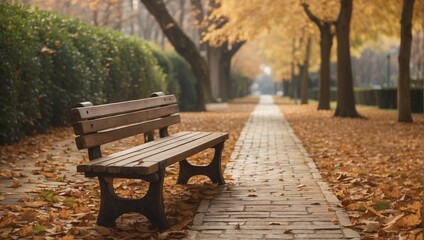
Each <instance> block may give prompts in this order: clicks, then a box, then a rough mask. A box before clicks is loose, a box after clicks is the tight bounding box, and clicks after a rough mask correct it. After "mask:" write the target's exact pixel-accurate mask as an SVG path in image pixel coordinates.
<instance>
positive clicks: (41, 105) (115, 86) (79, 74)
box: [0, 3, 167, 144]
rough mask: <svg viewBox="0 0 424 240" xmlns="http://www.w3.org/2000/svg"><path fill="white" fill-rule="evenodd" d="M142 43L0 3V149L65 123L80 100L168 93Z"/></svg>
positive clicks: (150, 52) (148, 49) (154, 60)
mask: <svg viewBox="0 0 424 240" xmlns="http://www.w3.org/2000/svg"><path fill="white" fill-rule="evenodd" d="M154 51H155V50H152V47H151V46H150V45H149V44H148V43H147V42H146V41H143V40H141V39H138V38H135V37H130V36H126V35H124V34H122V33H119V32H116V31H112V30H109V29H101V28H96V27H93V26H91V25H89V24H87V23H83V22H81V21H79V20H72V19H69V18H66V17H62V16H59V15H57V14H53V13H49V12H43V11H38V10H35V11H29V10H28V9H27V8H23V7H20V6H16V5H13V4H10V3H0V58H1V59H2V61H0V76H1V78H0V83H1V88H0V106H1V108H0V129H1V130H0V144H4V143H10V142H12V141H16V140H18V139H19V138H21V137H22V136H23V135H25V134H31V133H34V132H37V131H38V132H40V131H45V130H46V129H47V128H48V127H49V126H52V125H53V126H59V125H64V124H67V123H68V122H69V109H70V108H71V107H72V106H73V105H74V104H75V103H77V102H79V101H91V102H93V103H95V104H98V103H105V102H116V101H123V100H130V99H136V98H140V97H146V96H148V95H149V94H150V93H151V92H153V91H157V90H161V91H165V90H166V88H167V81H166V74H165V73H164V72H163V71H162V68H160V66H158V64H157V63H158V61H157V58H155V57H154V55H153V54H154Z"/></svg>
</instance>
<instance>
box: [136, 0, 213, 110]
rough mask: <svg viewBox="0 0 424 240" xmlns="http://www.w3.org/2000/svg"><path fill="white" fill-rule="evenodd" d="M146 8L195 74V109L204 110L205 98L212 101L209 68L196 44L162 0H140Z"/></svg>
mask: <svg viewBox="0 0 424 240" xmlns="http://www.w3.org/2000/svg"><path fill="white" fill-rule="evenodd" d="M141 2H142V3H143V4H144V5H145V6H146V8H147V10H149V12H150V13H151V14H152V15H153V16H154V17H155V19H156V21H157V22H158V23H159V25H160V27H161V29H162V31H163V32H164V34H165V35H166V37H167V38H168V40H169V41H170V42H171V44H172V45H173V46H174V48H175V50H176V51H177V52H178V53H179V54H180V55H181V56H183V57H184V58H185V59H186V60H187V62H188V63H189V64H190V66H191V68H192V69H193V73H194V75H195V76H196V84H195V89H196V93H197V94H196V95H197V98H196V107H195V109H196V110H197V111H205V110H206V107H205V99H207V100H208V101H214V100H213V97H212V91H211V85H210V79H209V69H208V66H207V64H206V61H205V59H203V58H202V57H201V55H200V53H199V51H198V50H197V47H196V45H195V44H194V43H193V41H191V40H190V38H188V37H187V35H186V34H185V33H184V32H183V31H182V30H181V29H180V28H179V27H178V25H177V23H176V22H175V20H174V19H173V18H172V17H171V15H169V12H168V11H167V9H166V7H165V5H164V3H163V1H162V0H155V1H151V0H141Z"/></svg>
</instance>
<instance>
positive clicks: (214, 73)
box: [207, 45, 223, 101]
mask: <svg viewBox="0 0 424 240" xmlns="http://www.w3.org/2000/svg"><path fill="white" fill-rule="evenodd" d="M221 48H222V46H221V47H212V46H209V45H208V46H207V55H208V66H209V72H210V79H211V87H212V95H213V97H214V98H215V99H217V100H218V101H222V100H223V99H222V93H223V92H222V90H221V87H220V83H221V81H220V78H221V75H220V73H221V71H220V69H221V62H222V58H223V56H222V55H223V51H222V50H221Z"/></svg>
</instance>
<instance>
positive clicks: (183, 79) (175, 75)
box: [166, 52, 197, 111]
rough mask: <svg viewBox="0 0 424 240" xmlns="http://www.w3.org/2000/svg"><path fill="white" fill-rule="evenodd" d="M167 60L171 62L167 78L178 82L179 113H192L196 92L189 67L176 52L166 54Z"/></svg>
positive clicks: (193, 78)
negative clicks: (170, 69)
mask: <svg viewBox="0 0 424 240" xmlns="http://www.w3.org/2000/svg"><path fill="white" fill-rule="evenodd" d="M166 56H167V58H168V59H169V61H170V62H171V65H172V71H171V73H170V74H169V75H170V76H169V78H170V79H172V80H171V81H172V82H178V85H179V89H180V92H179V94H178V98H179V99H178V102H179V108H180V110H181V111H193V110H194V109H195V107H196V106H195V103H196V96H197V95H196V94H197V93H196V90H195V83H196V78H195V77H194V74H193V71H192V70H191V66H190V65H189V64H188V63H187V62H186V61H185V60H184V58H182V57H181V56H180V55H178V54H177V53H176V52H167V53H166Z"/></svg>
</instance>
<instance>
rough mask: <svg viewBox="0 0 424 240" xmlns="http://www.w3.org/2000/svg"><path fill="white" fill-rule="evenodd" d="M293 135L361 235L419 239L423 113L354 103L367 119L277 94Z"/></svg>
mask: <svg viewBox="0 0 424 240" xmlns="http://www.w3.org/2000/svg"><path fill="white" fill-rule="evenodd" d="M278 103H280V104H281V111H282V112H283V113H284V115H285V118H286V119H287V120H288V121H289V123H290V125H291V126H292V128H293V129H294V131H295V133H296V135H297V136H298V137H299V138H300V139H301V140H302V142H303V143H304V144H305V147H306V149H307V151H308V152H309V153H310V154H311V156H312V158H313V159H314V161H315V162H316V164H317V165H318V167H319V170H320V172H321V174H322V176H323V177H324V178H325V179H326V180H327V181H328V182H330V184H331V185H332V188H333V191H334V193H335V194H336V195H337V197H338V198H339V199H340V200H341V201H342V204H343V206H344V207H345V208H346V209H347V210H348V213H349V216H350V218H351V222H352V225H351V226H350V227H352V228H356V229H358V230H359V231H361V232H362V237H363V239H411V240H412V239H423V233H422V230H423V229H422V227H423V225H422V224H423V223H422V209H423V208H422V207H423V204H422V201H423V161H424V115H423V114H417V115H414V116H413V117H414V123H413V124H402V123H397V122H396V112H395V111H383V110H379V109H376V108H370V107H359V108H358V111H359V112H360V113H361V114H362V115H364V116H366V117H367V119H350V118H336V117H332V115H333V111H317V110H316V104H310V105H293V104H291V103H290V102H289V101H288V100H281V99H279V100H278Z"/></svg>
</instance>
